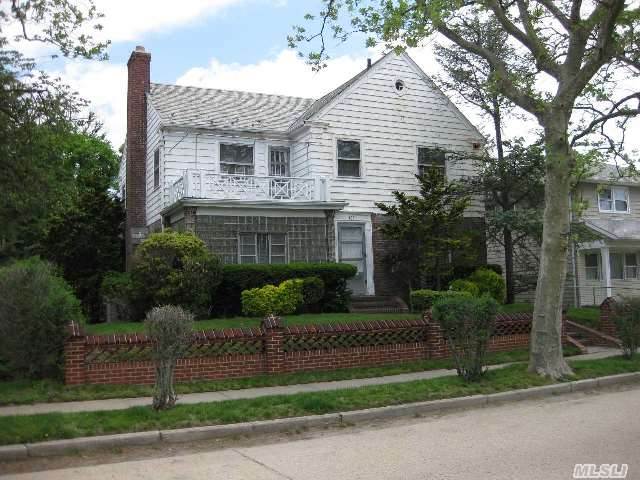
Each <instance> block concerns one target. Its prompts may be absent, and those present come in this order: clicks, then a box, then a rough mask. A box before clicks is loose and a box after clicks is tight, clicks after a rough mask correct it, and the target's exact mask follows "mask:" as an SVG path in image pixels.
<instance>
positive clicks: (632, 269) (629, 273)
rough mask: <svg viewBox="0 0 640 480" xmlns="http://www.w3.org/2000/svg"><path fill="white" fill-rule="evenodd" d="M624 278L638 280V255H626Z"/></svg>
mask: <svg viewBox="0 0 640 480" xmlns="http://www.w3.org/2000/svg"><path fill="white" fill-rule="evenodd" d="M624 278H626V279H627V280H631V279H636V278H638V255H637V254H636V253H625V255H624Z"/></svg>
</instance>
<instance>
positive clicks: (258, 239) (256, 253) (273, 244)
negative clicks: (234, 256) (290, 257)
mask: <svg viewBox="0 0 640 480" xmlns="http://www.w3.org/2000/svg"><path fill="white" fill-rule="evenodd" d="M239 243H240V245H239V257H240V263H287V248H286V243H287V237H286V234H284V233H241V234H240V240H239Z"/></svg>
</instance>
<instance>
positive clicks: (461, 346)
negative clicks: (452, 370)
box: [433, 296, 498, 381]
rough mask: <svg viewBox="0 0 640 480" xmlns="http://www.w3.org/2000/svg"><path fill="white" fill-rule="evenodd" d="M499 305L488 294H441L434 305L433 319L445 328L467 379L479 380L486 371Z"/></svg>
mask: <svg viewBox="0 0 640 480" xmlns="http://www.w3.org/2000/svg"><path fill="white" fill-rule="evenodd" d="M497 307H498V305H497V302H496V301H495V300H494V299H493V298H491V297H487V296H485V297H482V298H472V297H467V298H453V297H450V298H441V299H439V300H438V301H436V302H435V304H434V305H433V319H434V320H435V321H436V322H438V323H439V324H440V326H441V327H442V329H443V331H444V336H445V338H446V339H447V344H448V345H449V349H450V350H451V354H452V356H453V360H454V362H455V365H456V371H457V372H458V375H459V376H461V377H462V378H464V379H465V380H466V381H475V380H478V379H479V378H480V377H481V376H482V375H483V374H484V372H485V369H484V363H485V356H486V353H487V345H488V343H489V338H490V336H491V331H492V330H493V321H494V316H495V314H496V310H497Z"/></svg>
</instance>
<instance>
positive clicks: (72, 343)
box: [64, 322, 86, 385]
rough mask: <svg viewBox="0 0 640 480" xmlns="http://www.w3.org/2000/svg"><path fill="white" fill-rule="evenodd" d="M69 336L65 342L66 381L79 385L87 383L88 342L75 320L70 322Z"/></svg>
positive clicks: (66, 382) (67, 383)
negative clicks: (86, 357)
mask: <svg viewBox="0 0 640 480" xmlns="http://www.w3.org/2000/svg"><path fill="white" fill-rule="evenodd" d="M68 331H69V336H68V337H67V340H66V341H65V343H64V383H65V384H66V385H79V384H82V383H85V381H86V372H85V367H84V358H85V353H86V351H85V349H86V342H85V336H84V332H83V331H82V330H81V328H80V325H78V324H77V323H75V322H72V323H71V324H69V327H68Z"/></svg>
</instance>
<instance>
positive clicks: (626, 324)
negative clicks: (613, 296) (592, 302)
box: [613, 297, 640, 359]
mask: <svg viewBox="0 0 640 480" xmlns="http://www.w3.org/2000/svg"><path fill="white" fill-rule="evenodd" d="M613 305H614V308H613V321H614V322H615V324H616V331H617V335H618V338H619V339H620V341H621V342H622V345H621V348H622V354H623V356H624V357H625V358H629V359H630V358H633V357H634V356H635V354H636V353H637V351H638V348H639V347H640V297H633V298H622V299H619V300H618V301H616V302H615V303H614V304H613Z"/></svg>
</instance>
